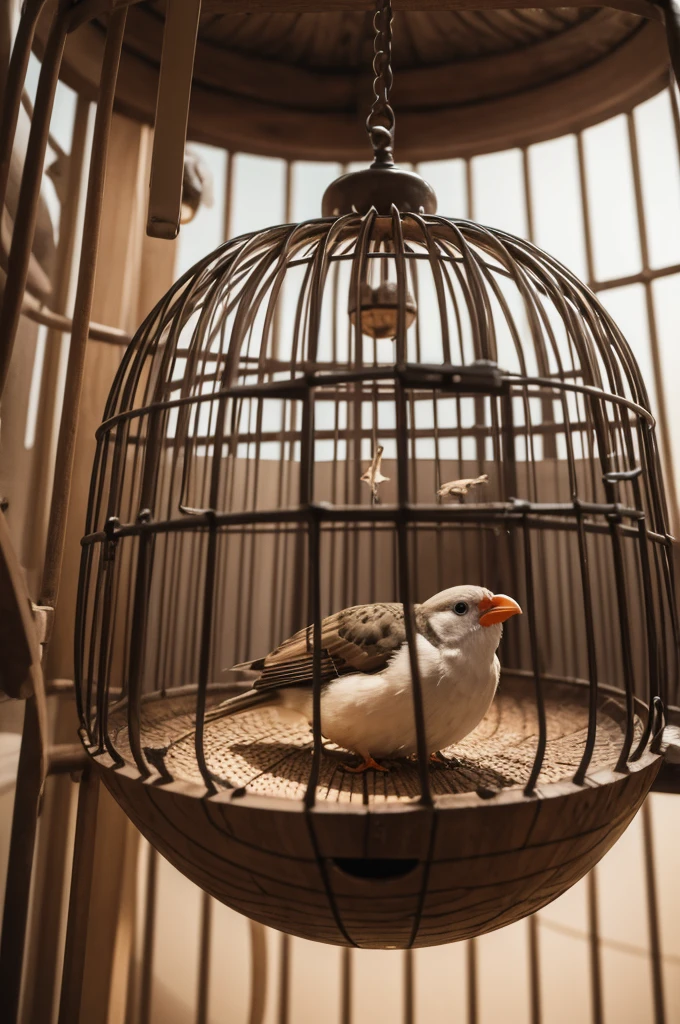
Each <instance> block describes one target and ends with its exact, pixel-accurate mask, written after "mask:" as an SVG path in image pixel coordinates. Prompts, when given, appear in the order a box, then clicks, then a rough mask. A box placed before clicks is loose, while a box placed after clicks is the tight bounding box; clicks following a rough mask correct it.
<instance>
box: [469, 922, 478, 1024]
mask: <svg viewBox="0 0 680 1024" xmlns="http://www.w3.org/2000/svg"><path fill="white" fill-rule="evenodd" d="M466 953H467V997H468V1000H467V1011H468V1012H467V1018H468V1024H477V1022H478V1020H479V994H478V991H477V940H476V939H468V941H467V945H466Z"/></svg>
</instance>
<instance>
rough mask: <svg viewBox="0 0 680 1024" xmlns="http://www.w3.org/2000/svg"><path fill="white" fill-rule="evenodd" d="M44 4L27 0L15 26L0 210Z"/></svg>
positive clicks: (2, 133) (0, 141)
mask: <svg viewBox="0 0 680 1024" xmlns="http://www.w3.org/2000/svg"><path fill="white" fill-rule="evenodd" d="M45 3H46V0H27V2H26V3H25V4H24V6H23V9H22V12H21V18H20V20H19V27H18V29H17V34H16V37H15V39H14V45H13V47H12V56H11V57H10V62H9V68H8V70H7V79H6V83H5V89H4V92H3V96H2V120H1V121H0V210H2V209H3V207H4V205H5V198H6V193H7V181H8V179H9V168H10V164H11V162H12V149H13V146H14V136H15V133H16V130H17V121H18V120H19V108H20V107H21V95H22V93H23V89H24V82H25V81H26V72H27V70H28V61H29V57H30V55H31V46H32V44H33V37H34V35H35V27H36V25H37V23H38V18H39V17H40V12H41V11H42V9H43V7H44V6H45ZM7 6H9V5H7ZM34 116H35V111H34ZM41 171H42V168H41Z"/></svg>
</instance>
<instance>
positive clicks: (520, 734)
mask: <svg viewBox="0 0 680 1024" xmlns="http://www.w3.org/2000/svg"><path fill="white" fill-rule="evenodd" d="M386 10H387V8H386V6H385V5H383V6H382V13H383V16H384V15H385V12H386ZM387 13H388V14H389V12H388V10H387ZM378 29H379V31H378V37H377V52H378V57H377V61H376V70H377V72H378V76H377V81H376V96H377V101H376V104H375V106H374V111H373V116H372V118H371V119H369V129H370V131H371V136H372V140H373V143H374V148H375V150H376V161H375V163H374V165H373V166H372V167H371V168H370V169H368V170H366V171H363V172H358V173H356V174H352V175H348V176H346V177H345V178H342V179H340V180H339V181H338V182H335V183H334V184H333V185H331V187H330V188H329V189H328V191H327V193H326V196H325V198H324V211H323V213H324V216H323V217H322V218H321V219H318V220H314V221H308V222H305V223H300V224H292V225H290V224H289V225H282V226H278V227H272V228H268V229H266V230H263V231H257V232H254V233H252V234H248V235H244V236H242V237H240V238H237V239H234V240H232V241H229V242H227V243H226V244H224V245H223V246H221V247H220V248H218V249H217V250H216V251H215V252H214V253H212V254H211V255H209V256H207V257H206V258H205V259H204V260H202V261H201V262H200V263H198V264H197V265H196V266H194V267H193V268H192V269H191V270H190V271H189V272H188V273H187V274H185V275H184V276H183V277H182V278H181V279H180V280H179V281H178V282H177V284H176V285H175V286H174V287H173V288H172V289H171V290H170V291H169V292H168V294H167V295H166V296H165V297H164V299H163V300H162V301H161V302H160V303H159V304H158V305H157V306H156V308H155V309H154V310H153V312H152V313H151V314H150V315H149V316H148V317H147V319H146V321H145V322H144V324H143V325H142V327H141V328H140V330H139V331H138V333H137V335H136V336H135V338H134V340H133V342H132V344H131V345H130V348H129V349H128V351H127V354H126V356H125V358H124V360H123V362H122V364H121V367H120V370H119V372H118V374H117V376H116V380H115V383H114V385H113V388H112V390H111V394H110V397H109V401H108V404H107V408H106V411H105V417H104V422H103V424H102V426H101V428H100V430H99V432H98V439H97V454H96V461H95V466H94V473H93V478H92V486H91V492H90V507H89V510H88V518H87V525H86V534H85V537H84V539H83V554H82V564H81V576H80V593H79V602H78V616H77V633H76V672H77V691H78V697H79V710H80V716H81V724H82V736H83V739H84V742H85V744H86V746H87V748H88V750H89V752H90V753H91V755H92V756H93V757H94V758H95V759H96V760H97V762H98V764H99V765H100V767H101V769H102V777H103V779H104V781H105V783H106V785H107V787H108V788H109V789H110V791H111V792H112V793H113V794H114V796H115V797H116V799H117V800H118V801H119V802H120V803H121V805H122V806H123V808H124V809H125V810H126V811H127V813H128V814H129V815H130V817H131V818H132V819H133V821H134V822H135V823H136V825H137V826H138V827H139V829H140V830H141V831H142V832H143V834H144V835H145V836H146V837H147V838H148V839H149V840H150V841H151V842H152V843H153V844H154V846H155V847H156V848H157V849H158V850H160V851H161V852H162V853H163V854H164V855H165V856H166V857H167V858H168V859H169V860H170V861H171V862H172V863H173V864H174V865H175V866H177V867H178V868H179V869H180V870H181V871H183V872H184V873H185V874H186V875H188V876H189V877H190V878H191V879H192V880H193V881H195V882H196V883H197V884H199V885H200V886H202V887H203V888H204V889H206V890H207V891H208V892H209V893H211V894H212V895H213V896H215V897H217V898H218V899H220V900H222V901H223V902H225V903H227V904H229V905H230V906H232V907H234V908H235V909H237V910H239V911H241V912H242V913H244V914H247V915H248V916H250V917H252V918H255V919H257V920H260V921H263V922H265V923H267V924H269V925H272V926H274V927H276V928H280V929H282V930H284V931H288V932H291V933H294V934H297V935H301V936H304V937H307V938H311V939H318V940H322V941H327V942H332V943H340V944H350V945H357V946H363V947H380V948H395V947H409V946H422V945H429V944H435V943H440V942H445V941H450V940H453V939H459V938H464V937H470V936H474V935H477V934H480V933H482V932H484V931H488V930H490V929H494V928H498V927H501V926H502V925H504V924H507V923H509V922H512V921H515V920H517V919H519V918H521V917H523V916H525V915H526V914H528V913H530V912H532V911H534V910H536V909H538V908H539V907H541V906H543V905H545V904H546V903H548V902H549V901H550V900H552V899H554V898H555V897H556V896H558V895H559V894H560V893H562V892H563V891H564V890H565V889H567V888H568V887H569V886H570V885H572V884H573V883H574V882H575V881H576V880H577V879H578V878H580V877H581V876H582V875H583V874H584V873H585V872H586V871H587V870H588V869H589V868H591V867H592V866H593V865H594V864H595V863H596V862H597V861H598V860H599V859H600V858H601V857H602V855H603V854H604V853H605V851H606V850H607V849H608V848H609V847H610V846H611V845H612V844H613V843H614V842H615V841H616V839H617V838H618V837H619V836H620V835H621V833H622V832H623V830H624V829H625V828H626V826H627V825H628V824H629V822H630V821H631V819H632V817H633V816H634V814H635V813H636V811H637V810H638V808H639V807H640V805H641V803H642V801H643V800H644V797H645V796H646V794H647V792H648V791H649V788H650V786H651V785H652V782H653V780H654V778H655V775H656V773H657V771H658V769H659V766H660V762H661V755H660V751H659V737H660V732H661V728H662V725H663V720H664V716H663V707H664V704H665V703H666V702H667V701H668V699H669V697H670V696H673V695H675V694H676V691H677V670H678V663H677V637H678V633H677V619H676V611H675V598H674V589H673V574H672V562H671V548H670V545H671V538H670V536H669V532H668V525H667V514H666V507H665V499H664V491H663V481H662V478H661V472H660V468H659V459H658V453H657V447H656V440H655V434H654V420H653V417H652V415H651V413H650V411H649V402H648V398H647V393H646V390H645V386H644V383H643V381H642V379H641V376H640V372H639V369H638V367H637V364H636V362H635V359H634V358H633V356H632V353H631V351H630V349H629V347H628V345H627V343H626V341H625V339H624V338H623V337H622V335H621V333H620V332H619V330H618V329H617V327H616V325H615V324H614V323H613V321H612V320H611V318H610V316H609V315H608V314H607V312H606V311H605V309H604V308H603V307H602V306H601V305H600V303H599V302H598V300H597V299H596V297H595V296H594V295H593V294H592V293H591V292H589V290H588V289H587V288H586V287H585V285H583V284H582V283H580V282H579V281H578V280H577V279H576V278H575V277H574V276H573V275H572V274H571V273H570V272H569V271H568V270H566V269H565V268H564V267H563V266H561V265H560V264H559V263H558V262H557V261H556V260H554V259H552V258H551V257H550V256H548V255H547V254H546V253H544V252H542V251H541V250H540V249H538V248H537V247H536V246H535V245H533V244H530V243H529V242H526V241H523V240H521V239H518V238H516V237H514V236H512V235H509V234H507V233H506V232H503V231H498V230H494V229H492V228H488V227H484V226H482V225H479V224H476V223H473V222H471V221H465V220H456V219H450V218H446V217H443V216H438V215H436V213H435V208H436V204H435V198H434V195H433V192H432V190H431V189H430V188H429V186H427V185H426V184H425V183H424V182H423V181H422V179H420V178H419V177H418V176H417V175H414V174H411V173H408V172H403V171H399V170H397V169H396V168H395V167H394V166H393V164H392V160H391V142H392V126H393V118H392V112H391V109H390V108H389V106H388V104H387V96H388V86H389V76H390V72H389V64H388V62H387V60H386V57H387V55H388V54H389V45H388V43H389V20H388V21H387V22H385V21H384V20H383V21H381V17H380V15H379V16H378ZM457 584H470V585H481V586H484V587H487V588H489V589H490V590H492V591H495V592H503V593H507V594H512V595H513V597H514V598H516V599H517V601H519V603H520V604H521V606H522V608H523V610H524V615H523V617H522V618H521V619H520V618H517V619H513V620H512V622H510V623H509V624H508V627H507V632H506V638H505V639H504V640H503V643H502V645H501V648H500V652H499V655H500V660H501V663H502V675H501V682H500V688H499V690H498V693H497V696H496V699H495V701H494V703H493V704H492V705H491V707H490V709H489V711H488V713H487V714H486V717H485V718H484V719H483V721H482V722H481V724H480V725H479V726H478V727H477V728H476V730H475V731H474V732H472V733H471V734H470V735H468V736H466V737H465V738H464V739H463V740H462V741H461V742H460V743H458V744H457V745H456V746H455V755H456V756H457V758H458V759H459V760H458V764H457V765H455V764H452V763H448V762H446V760H445V759H444V763H440V764H430V763H429V761H428V755H429V754H431V753H432V751H431V750H430V749H429V748H428V735H429V734H428V732H427V729H428V728H429V727H428V726H427V724H426V723H427V721H428V714H431V709H429V708H428V699H430V698H429V697H428V693H429V692H430V691H426V690H425V689H424V687H423V685H422V679H421V671H422V669H421V667H420V664H419V660H418V657H417V655H416V636H417V633H418V631H419V630H420V628H421V627H420V625H419V621H418V604H419V603H420V602H423V601H424V600H426V599H427V598H429V597H430V596H432V595H433V594H435V593H437V592H439V591H442V590H444V589H445V588H447V587H450V586H454V585H457ZM375 602H381V603H386V602H395V603H396V604H397V605H398V606H400V607H401V608H402V609H403V628H404V633H405V637H406V641H407V644H408V651H409V665H410V671H411V673H412V682H413V686H412V690H413V721H414V730H415V735H416V737H417V743H416V747H417V757H416V758H415V759H414V758H403V759H396V760H393V761H390V762H389V763H388V764H385V765H383V767H389V769H390V770H389V771H388V772H385V773H378V772H368V773H365V774H363V775H361V776H357V775H355V774H354V773H352V772H346V771H344V770H343V767H344V765H343V762H344V761H346V759H347V757H348V754H347V751H346V750H341V749H338V748H337V747H336V746H335V745H334V744H332V743H330V742H329V741H328V740H327V739H325V738H324V736H323V735H322V724H323V723H322V721H321V710H320V709H321V701H322V691H323V690H324V688H325V687H326V686H328V685H332V678H333V676H334V673H336V672H337V667H336V665H335V662H334V659H333V655H332V653H329V651H328V650H327V649H326V647H325V646H324V634H323V626H322V620H323V619H324V617H325V616H328V615H330V614H331V613H334V612H338V611H339V610H340V609H343V608H347V607H350V606H357V605H363V604H367V603H375ZM366 622H367V626H368V628H369V629H370V628H371V627H372V623H371V621H370V615H369V617H367V620H366ZM633 622H634V623H635V624H636V628H635V629H633V628H631V625H632V623H633ZM305 627H308V629H307V630H306V635H305V634H304V633H303V635H302V640H300V641H299V646H300V645H301V647H300V651H299V652H298V656H299V661H300V665H301V668H300V672H301V674H302V675H301V678H302V680H303V682H308V683H309V685H310V686H311V687H312V690H313V695H314V696H313V722H312V724H311V728H310V726H309V725H308V724H307V722H305V721H303V720H301V719H300V718H295V719H291V718H283V717H282V716H280V715H278V714H277V713H275V712H274V711H272V710H271V709H268V708H264V709H258V708H254V709H252V710H250V711H248V712H247V713H244V714H242V715H238V716H234V717H229V718H223V717H219V715H215V714H214V713H212V712H213V709H214V708H215V706H216V705H218V704H220V703H221V702H222V701H223V700H224V699H225V698H226V697H230V696H232V695H234V694H238V693H241V692H243V690H244V689H246V690H247V689H248V684H247V683H244V682H243V681H242V679H243V672H241V674H240V675H238V674H230V673H229V672H228V671H227V670H228V669H229V668H230V667H231V666H234V665H237V666H238V665H240V666H241V668H243V663H244V662H246V661H252V659H261V658H262V657H263V656H264V655H266V654H267V652H268V651H273V650H274V649H275V648H276V647H277V645H279V644H281V643H282V641H285V640H286V638H287V637H290V636H291V635H293V634H294V633H296V631H298V630H304V628H305ZM380 642H381V636H380V634H379V632H378V631H376V632H375V635H374V636H373V637H372V638H370V639H369V641H368V647H369V653H370V651H372V650H373V648H377V647H379V645H380ZM249 667H251V668H252V669H254V670H257V669H261V668H262V667H263V662H257V661H255V663H254V664H253V665H252V666H249ZM293 681H295V680H293ZM444 754H446V755H449V756H450V755H453V754H454V749H450V750H448V751H444Z"/></svg>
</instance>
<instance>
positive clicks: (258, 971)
mask: <svg viewBox="0 0 680 1024" xmlns="http://www.w3.org/2000/svg"><path fill="white" fill-rule="evenodd" d="M249 924H250V955H251V965H252V966H251V971H250V1015H249V1017H248V1024H262V1022H263V1020H264V1011H265V1004H266V999H267V936H266V932H265V929H264V926H263V925H261V924H259V923H258V922H257V921H250V922H249Z"/></svg>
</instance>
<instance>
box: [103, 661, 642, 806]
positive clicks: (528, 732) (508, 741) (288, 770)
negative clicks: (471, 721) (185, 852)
mask: <svg viewBox="0 0 680 1024" xmlns="http://www.w3.org/2000/svg"><path fill="white" fill-rule="evenodd" d="M233 692H234V687H233V686H232V687H227V688H224V689H221V690H213V691H211V693H210V696H209V706H213V705H215V704H219V703H220V701H222V700H224V699H225V697H227V696H230V695H231V694H233ZM543 692H544V700H545V706H546V718H547V722H548V742H547V747H546V754H545V760H544V763H543V768H542V770H541V774H540V776H539V780H538V781H539V785H541V784H545V783H549V782H561V781H565V780H569V779H571V778H572V777H573V776H574V774H575V773H576V770H577V768H578V766H579V763H580V760H581V757H582V754H583V749H584V744H585V740H586V734H587V729H588V707H587V700H588V691H587V689H586V688H585V687H583V686H580V685H578V684H570V683H559V682H556V681H544V683H543ZM195 705H196V697H195V693H183V694H180V695H177V696H168V697H165V698H161V699H158V698H153V699H147V700H146V701H145V702H144V704H143V713H142V737H143V743H144V748H145V752H146V753H147V756H148V757H149V762H150V766H151V767H152V768H155V769H156V770H157V771H158V772H159V775H160V777H161V778H162V779H164V780H165V781H170V780H172V781H174V782H178V783H184V784H189V785H195V786H196V787H198V788H199V789H202V788H204V787H203V782H202V778H201V773H200V771H199V769H198V765H197V762H196V756H195V749H194V734H193V722H194V717H195ZM624 728H625V717H624V707H623V698H622V697H619V696H613V695H611V694H608V693H604V694H602V696H601V699H600V706H599V710H598V717H597V734H596V742H595V749H594V751H593V758H592V761H591V765H590V769H589V771H590V772H591V773H592V772H595V771H597V770H599V769H601V768H605V767H608V768H613V767H614V765H615V764H616V762H617V760H618V757H619V754H620V751H621V747H622V744H623V740H624ZM109 731H110V733H111V738H112V740H113V743H114V746H115V747H116V749H117V750H118V752H119V753H120V754H121V755H122V756H123V758H124V759H125V761H126V763H128V764H130V765H131V766H132V765H134V761H133V758H132V754H131V752H130V746H129V742H128V735H127V724H126V715H125V709H124V708H122V709H120V710H119V711H115V712H112V713H111V715H110V718H109ZM641 731H642V723H641V721H640V719H639V718H637V719H636V737H638V738H639V736H640V734H641ZM537 737H538V722H537V716H536V699H535V693H534V683H533V680H531V679H528V678H524V677H521V676H514V677H513V676H512V675H510V674H504V676H503V679H502V681H501V686H500V689H499V692H498V695H497V697H496V700H495V701H494V703H493V705H492V706H491V709H490V710H489V713H488V714H487V716H486V718H485V719H484V721H483V722H482V723H481V724H480V725H479V727H478V728H477V729H476V730H475V731H474V732H473V733H471V734H470V735H469V736H468V737H466V738H465V739H464V740H463V741H462V742H461V743H459V744H457V745H456V747H455V748H454V747H451V748H449V749H448V750H447V751H444V753H445V754H446V755H447V756H449V757H451V758H453V757H456V758H457V759H458V760H459V761H460V765H458V766H455V767H447V766H444V765H437V764H433V766H432V769H431V785H432V792H433V794H434V795H436V796H441V795H444V794H455V793H476V792H478V793H480V794H481V795H483V796H484V797H488V796H489V795H490V794H492V793H495V792H497V791H499V790H501V789H506V788H509V787H522V786H524V785H525V784H526V782H527V780H528V778H529V775H530V772H531V768H532V765H533V761H534V756H535V754H536V744H537ZM204 748H205V756H206V763H207V767H208V770H209V772H210V773H211V776H212V779H213V781H214V783H215V785H216V786H217V787H218V788H238V789H241V788H247V790H248V792H249V793H250V794H252V795H258V796H266V797H283V798H287V799H292V800H301V799H303V797H304V795H305V790H306V787H307V782H308V778H309V768H310V765H311V751H312V734H311V729H310V728H309V726H308V725H307V723H306V722H304V721H302V719H298V718H295V719H292V720H291V719H290V718H289V719H288V720H284V719H283V718H282V717H281V716H280V715H279V714H278V713H277V712H276V711H273V710H269V709H266V710H262V711H248V712H245V713H243V714H241V715H237V716H234V717H230V718H223V719H219V720H217V721H216V722H212V723H207V724H206V726H205V737H204ZM352 763H354V762H353V758H352V756H351V755H348V753H347V752H346V751H343V750H339V749H338V748H336V747H334V746H333V745H330V744H329V745H326V746H325V747H324V753H323V756H322V764H321V772H320V777H319V785H318V788H317V793H316V799H317V800H318V801H331V802H343V803H356V802H357V801H358V802H359V803H361V804H366V803H367V802H368V803H374V802H379V801H408V800H412V799H414V798H417V797H418V796H419V782H418V766H417V764H416V763H415V760H405V759H402V760H395V761H384V762H383V764H384V767H386V768H388V769H389V771H387V772H384V773H378V772H373V771H369V772H367V773H365V774H363V775H359V776H357V775H354V774H351V773H348V772H346V771H344V765H345V764H352Z"/></svg>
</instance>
